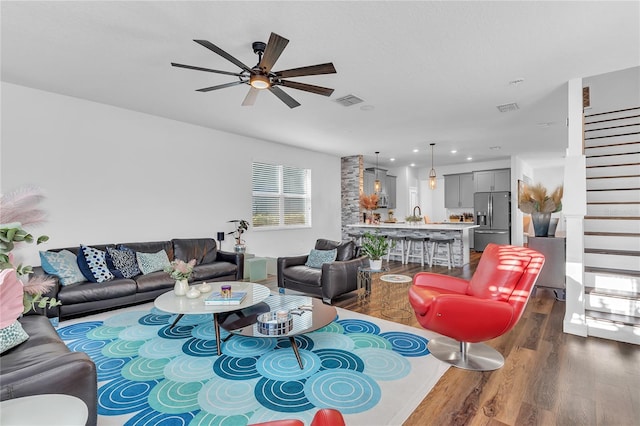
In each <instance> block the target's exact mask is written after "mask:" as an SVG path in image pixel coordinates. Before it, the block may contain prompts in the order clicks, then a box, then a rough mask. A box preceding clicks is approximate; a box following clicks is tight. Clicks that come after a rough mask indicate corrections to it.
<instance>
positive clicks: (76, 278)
mask: <svg viewBox="0 0 640 426" xmlns="http://www.w3.org/2000/svg"><path fill="white" fill-rule="evenodd" d="M40 265H41V266H42V269H43V270H44V271H45V272H46V273H47V274H49V275H55V276H56V277H58V279H59V280H60V284H61V285H69V284H74V283H79V282H82V281H86V280H87V279H86V278H85V276H84V275H83V274H82V271H81V270H80V268H79V267H78V259H77V257H76V255H75V254H73V253H71V252H70V251H69V250H61V251H59V252H55V251H41V252H40Z"/></svg>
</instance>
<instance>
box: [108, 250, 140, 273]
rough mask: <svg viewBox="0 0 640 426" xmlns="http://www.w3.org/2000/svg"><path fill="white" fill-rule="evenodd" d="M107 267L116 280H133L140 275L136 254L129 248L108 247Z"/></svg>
mask: <svg viewBox="0 0 640 426" xmlns="http://www.w3.org/2000/svg"><path fill="white" fill-rule="evenodd" d="M105 259H106V261H107V267H108V268H109V270H110V271H111V273H112V274H113V275H114V276H115V277H116V278H133V277H135V276H136V275H140V274H141V273H142V272H140V268H139V267H138V261H137V260H136V252H135V251H133V250H131V249H130V248H127V247H120V248H114V247H107V254H106V256H105Z"/></svg>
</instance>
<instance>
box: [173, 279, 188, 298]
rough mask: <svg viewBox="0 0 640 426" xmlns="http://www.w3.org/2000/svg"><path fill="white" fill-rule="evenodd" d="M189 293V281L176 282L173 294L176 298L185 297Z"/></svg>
mask: <svg viewBox="0 0 640 426" xmlns="http://www.w3.org/2000/svg"><path fill="white" fill-rule="evenodd" d="M187 291H189V282H188V281H187V280H176V285H174V286H173V292H174V293H175V295H176V296H184V295H185V294H187Z"/></svg>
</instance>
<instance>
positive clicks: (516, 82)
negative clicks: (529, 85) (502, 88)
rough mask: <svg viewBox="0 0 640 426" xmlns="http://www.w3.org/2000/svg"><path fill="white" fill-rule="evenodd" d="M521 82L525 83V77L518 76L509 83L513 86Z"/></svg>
mask: <svg viewBox="0 0 640 426" xmlns="http://www.w3.org/2000/svg"><path fill="white" fill-rule="evenodd" d="M520 83H524V78H516V79H515V80H511V81H510V82H509V84H510V85H512V86H517V85H518V84H520Z"/></svg>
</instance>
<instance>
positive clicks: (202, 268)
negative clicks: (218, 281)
mask: <svg viewBox="0 0 640 426" xmlns="http://www.w3.org/2000/svg"><path fill="white" fill-rule="evenodd" d="M237 272H238V267H237V266H236V265H234V264H233V263H230V262H215V263H204V264H202V265H197V266H195V267H194V268H193V274H192V275H191V278H192V279H193V280H194V281H205V280H211V279H215V278H219V277H225V276H229V275H233V276H234V277H233V280H235V274H236V273H237Z"/></svg>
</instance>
